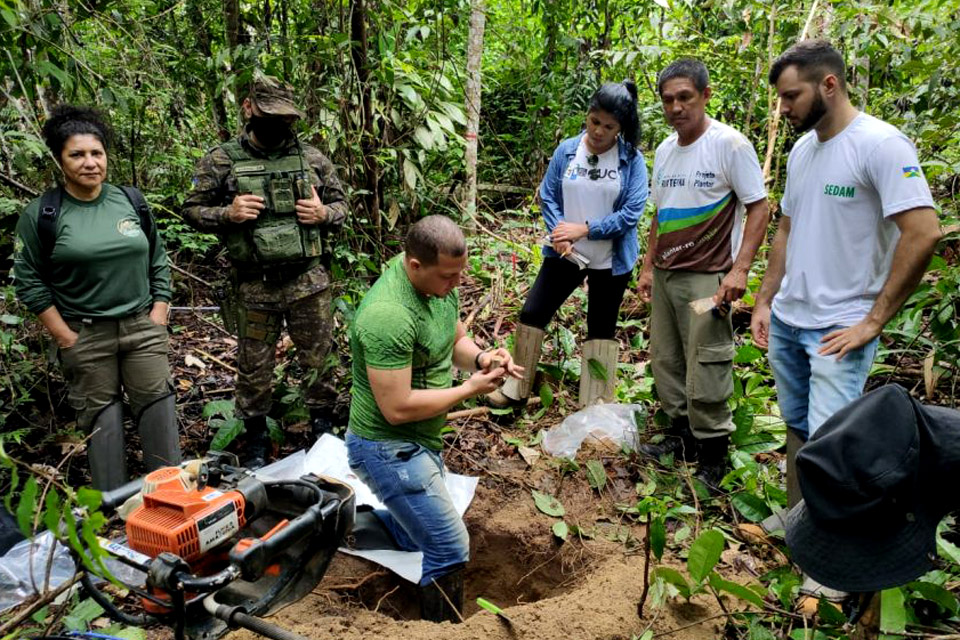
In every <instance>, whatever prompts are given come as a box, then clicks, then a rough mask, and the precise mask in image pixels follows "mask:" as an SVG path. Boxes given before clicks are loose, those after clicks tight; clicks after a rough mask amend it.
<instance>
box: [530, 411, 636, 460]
mask: <svg viewBox="0 0 960 640" xmlns="http://www.w3.org/2000/svg"><path fill="white" fill-rule="evenodd" d="M646 419H647V410H646V409H645V408H644V407H643V406H642V405H639V404H616V403H613V404H595V405H591V406H589V407H587V408H585V409H581V410H580V411H577V412H576V413H574V414H572V415H569V416H567V417H566V418H565V419H564V421H563V422H561V423H560V424H559V425H557V426H556V427H553V428H552V429H548V430H547V431H546V432H545V433H544V434H543V442H542V443H541V446H542V447H543V450H544V451H546V452H547V453H549V454H550V455H552V456H557V457H559V458H573V457H574V456H576V455H577V450H578V449H580V445H581V444H583V441H584V440H586V439H587V438H595V439H596V440H599V441H601V442H607V443H610V444H612V445H613V446H615V447H619V446H621V445H623V444H627V445H629V446H630V447H636V442H637V425H638V424H640V425H642V424H644V423H645V422H646Z"/></svg>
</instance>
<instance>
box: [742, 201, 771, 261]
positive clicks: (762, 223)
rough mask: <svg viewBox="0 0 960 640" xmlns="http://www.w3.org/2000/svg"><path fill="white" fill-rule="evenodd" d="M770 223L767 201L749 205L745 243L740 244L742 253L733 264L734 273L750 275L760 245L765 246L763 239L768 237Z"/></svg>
mask: <svg viewBox="0 0 960 640" xmlns="http://www.w3.org/2000/svg"><path fill="white" fill-rule="evenodd" d="M769 222H770V208H769V206H767V201H766V200H765V199H764V200H760V201H758V202H754V203H751V204H749V205H747V222H746V225H745V226H744V230H743V242H742V243H741V244H740V252H739V253H738V254H737V259H736V261H734V263H733V270H734V271H740V272H742V273H748V272H749V271H750V265H751V264H753V259H754V258H755V257H756V256H757V251H758V250H759V249H760V245H762V244H763V239H764V237H765V236H766V235H767V225H768V224H769Z"/></svg>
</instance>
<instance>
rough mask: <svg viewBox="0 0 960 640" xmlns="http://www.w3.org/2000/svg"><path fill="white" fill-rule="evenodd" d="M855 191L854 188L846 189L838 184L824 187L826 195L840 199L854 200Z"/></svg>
mask: <svg viewBox="0 0 960 640" xmlns="http://www.w3.org/2000/svg"><path fill="white" fill-rule="evenodd" d="M854 190H855V188H854V187H844V186H841V185H838V184H828V185H825V186H824V187H823V193H824V195H828V196H837V197H838V198H852V197H853V193H854Z"/></svg>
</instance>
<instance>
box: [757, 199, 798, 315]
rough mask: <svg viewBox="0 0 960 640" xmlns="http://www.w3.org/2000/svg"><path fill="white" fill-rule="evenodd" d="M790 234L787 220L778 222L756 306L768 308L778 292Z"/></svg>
mask: <svg viewBox="0 0 960 640" xmlns="http://www.w3.org/2000/svg"><path fill="white" fill-rule="evenodd" d="M789 233H790V223H789V220H788V219H787V218H783V219H781V220H780V226H779V227H778V228H777V233H776V235H775V236H774V237H773V244H772V245H771V246H770V255H769V256H768V258H767V271H766V273H765V274H764V276H763V282H762V283H761V284H760V291H759V292H758V293H757V304H758V305H765V306H770V304H771V303H772V302H773V297H774V296H775V295H777V291H779V290H780V283H781V282H782V281H783V276H784V274H785V273H786V270H787V236H788V235H789Z"/></svg>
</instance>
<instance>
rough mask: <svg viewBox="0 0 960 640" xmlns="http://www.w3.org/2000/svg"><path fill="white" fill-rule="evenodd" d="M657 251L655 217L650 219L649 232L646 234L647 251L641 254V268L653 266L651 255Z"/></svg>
mask: <svg viewBox="0 0 960 640" xmlns="http://www.w3.org/2000/svg"><path fill="white" fill-rule="evenodd" d="M656 252H657V218H656V216H654V218H653V220H651V221H650V232H649V233H648V234H647V252H646V253H645V254H644V255H643V268H644V269H652V268H653V256H654V254H656Z"/></svg>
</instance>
